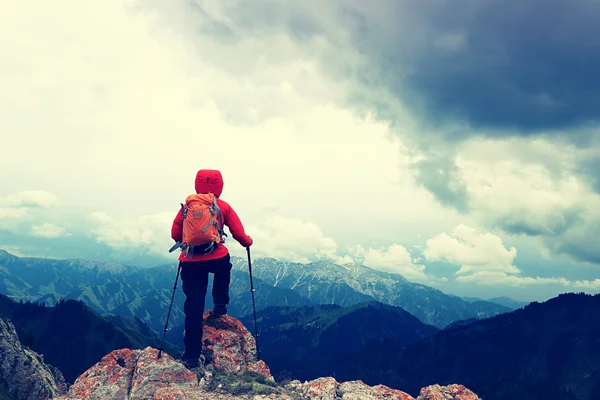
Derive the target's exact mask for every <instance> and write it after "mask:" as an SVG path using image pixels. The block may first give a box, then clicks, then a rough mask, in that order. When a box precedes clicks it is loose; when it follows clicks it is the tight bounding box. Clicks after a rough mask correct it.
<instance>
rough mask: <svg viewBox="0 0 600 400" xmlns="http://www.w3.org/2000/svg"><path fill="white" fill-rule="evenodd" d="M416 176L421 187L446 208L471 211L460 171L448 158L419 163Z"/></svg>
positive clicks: (431, 159) (429, 159)
mask: <svg viewBox="0 0 600 400" xmlns="http://www.w3.org/2000/svg"><path fill="white" fill-rule="evenodd" d="M415 168H416V171H415V175H416V177H417V179H418V181H419V182H420V183H421V185H422V186H423V187H424V188H425V189H427V190H429V191H430V192H432V193H433V194H434V195H435V197H436V198H437V200H438V201H439V202H440V203H441V204H442V205H444V206H446V207H452V208H455V209H456V210H457V211H460V212H467V211H469V195H468V193H467V188H466V186H465V184H464V182H462V180H461V178H460V171H459V170H458V168H457V166H456V164H455V163H454V161H453V160H451V159H449V158H448V157H443V156H442V157H435V158H428V159H426V160H422V161H419V162H418V163H417V164H416V167H415Z"/></svg>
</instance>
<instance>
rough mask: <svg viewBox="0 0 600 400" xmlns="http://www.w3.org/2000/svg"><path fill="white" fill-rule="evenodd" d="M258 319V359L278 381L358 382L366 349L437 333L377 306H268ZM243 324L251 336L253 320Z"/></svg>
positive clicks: (398, 311) (246, 319) (396, 309)
mask: <svg viewBox="0 0 600 400" xmlns="http://www.w3.org/2000/svg"><path fill="white" fill-rule="evenodd" d="M257 318H258V325H259V332H260V345H261V355H262V357H263V359H264V360H265V361H266V362H267V364H268V365H269V367H270V368H271V371H272V372H273V373H274V374H275V376H277V377H278V378H279V379H285V378H286V377H293V378H296V379H300V380H305V379H306V380H308V379H314V378H317V377H320V376H332V375H333V376H335V377H336V378H338V379H342V380H350V379H361V376H360V373H359V371H360V369H359V368H360V367H357V365H356V363H359V362H361V363H367V364H369V365H373V364H372V363H371V362H370V360H362V349H363V348H364V347H365V346H374V345H377V344H386V343H388V342H390V343H394V345H395V346H397V347H399V348H401V347H404V346H406V345H408V344H410V343H412V342H414V341H417V340H420V339H422V338H424V337H429V336H431V335H433V334H435V333H436V332H438V329H437V328H435V327H433V326H430V325H425V324H423V323H422V322H421V321H419V319H418V318H416V317H414V316H412V315H411V314H409V313H408V312H406V311H405V310H403V309H402V308H400V307H394V306H389V305H384V304H381V303H378V302H368V303H361V304H357V305H354V306H351V307H341V306H337V305H318V306H310V307H301V308H288V307H271V308H267V309H265V310H262V311H260V312H259V313H258V314H257ZM242 322H243V323H244V324H245V325H246V327H247V328H248V329H249V330H250V331H251V332H254V320H253V317H252V316H251V315H250V316H247V317H244V318H242Z"/></svg>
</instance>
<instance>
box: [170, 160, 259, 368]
mask: <svg viewBox="0 0 600 400" xmlns="http://www.w3.org/2000/svg"><path fill="white" fill-rule="evenodd" d="M195 189H196V194H192V195H190V196H188V197H187V198H186V202H185V204H182V205H181V209H180V210H179V212H178V213H177V216H176V217H175V220H174V221H173V226H172V228H171V237H172V238H173V240H175V241H176V242H177V244H176V246H174V248H181V254H180V255H179V267H180V268H181V281H182V288H183V293H184V294H185V296H186V299H185V303H184V305H183V312H184V314H185V331H184V338H183V341H184V344H185V351H184V353H183V356H182V359H183V361H184V364H185V365H186V366H187V367H188V368H194V367H197V366H198V365H199V361H198V359H199V358H200V354H201V352H202V332H203V322H204V321H203V317H202V316H203V314H204V306H205V298H206V292H207V290H208V279H209V273H212V274H214V278H213V290H212V296H213V303H214V305H215V307H214V310H213V311H212V313H211V317H212V318H215V317H216V318H218V317H220V316H222V315H225V314H227V304H229V283H230V278H231V268H232V264H231V261H230V255H229V251H228V249H227V247H225V245H224V239H225V236H227V235H226V234H225V233H224V231H223V227H224V225H227V227H228V228H229V231H230V232H231V235H232V236H233V238H234V239H235V240H237V241H238V242H239V243H240V244H241V245H242V246H244V247H246V248H247V247H250V246H251V245H252V238H251V237H250V236H248V235H246V232H245V231H244V226H243V225H242V222H241V221H240V218H239V217H238V215H237V214H236V213H235V211H234V210H233V208H232V207H231V206H230V205H229V204H228V203H226V202H225V201H223V200H221V199H220V198H219V197H220V196H221V193H222V191H223V177H222V175H221V172H220V171H218V170H210V169H201V170H200V171H198V173H197V174H196V181H195ZM172 250H173V249H172Z"/></svg>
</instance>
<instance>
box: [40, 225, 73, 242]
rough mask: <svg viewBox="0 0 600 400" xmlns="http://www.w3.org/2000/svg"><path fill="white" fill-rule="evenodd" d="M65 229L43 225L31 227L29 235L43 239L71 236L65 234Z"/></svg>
mask: <svg viewBox="0 0 600 400" xmlns="http://www.w3.org/2000/svg"><path fill="white" fill-rule="evenodd" d="M65 232H66V229H65V228H62V227H60V226H56V225H54V224H50V223H45V224H43V225H33V226H32V227H31V234H32V235H33V236H38V237H43V238H57V237H61V236H70V235H71V234H69V233H66V234H65Z"/></svg>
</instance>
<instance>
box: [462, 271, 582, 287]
mask: <svg viewBox="0 0 600 400" xmlns="http://www.w3.org/2000/svg"><path fill="white" fill-rule="evenodd" d="M456 281H457V282H461V283H478V284H482V285H508V286H521V287H523V286H531V285H548V284H559V285H562V286H570V285H571V282H570V281H569V280H568V279H566V278H562V277H558V278H542V277H529V276H518V275H510V274H507V273H506V272H501V271H475V272H473V273H472V274H469V275H464V276H457V277H456Z"/></svg>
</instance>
